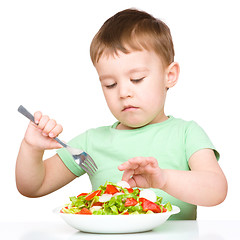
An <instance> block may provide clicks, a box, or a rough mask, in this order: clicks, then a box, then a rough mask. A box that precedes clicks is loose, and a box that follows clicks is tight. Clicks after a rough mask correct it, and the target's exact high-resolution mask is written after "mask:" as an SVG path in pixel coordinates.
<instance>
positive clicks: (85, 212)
mask: <svg viewBox="0 0 240 240" xmlns="http://www.w3.org/2000/svg"><path fill="white" fill-rule="evenodd" d="M76 214H85V215H92V212H91V211H90V210H88V209H87V208H82V209H81V211H79V212H77V213H76Z"/></svg>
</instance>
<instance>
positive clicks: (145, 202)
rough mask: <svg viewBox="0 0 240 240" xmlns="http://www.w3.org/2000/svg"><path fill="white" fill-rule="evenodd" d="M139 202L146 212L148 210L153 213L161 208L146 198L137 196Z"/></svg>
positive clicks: (158, 211)
mask: <svg viewBox="0 0 240 240" xmlns="http://www.w3.org/2000/svg"><path fill="white" fill-rule="evenodd" d="M139 202H142V208H143V211H145V212H147V211H148V210H150V211H152V212H155V213H160V212H161V208H160V207H159V206H158V205H157V204H156V203H154V202H152V201H149V200H148V199H146V198H139Z"/></svg>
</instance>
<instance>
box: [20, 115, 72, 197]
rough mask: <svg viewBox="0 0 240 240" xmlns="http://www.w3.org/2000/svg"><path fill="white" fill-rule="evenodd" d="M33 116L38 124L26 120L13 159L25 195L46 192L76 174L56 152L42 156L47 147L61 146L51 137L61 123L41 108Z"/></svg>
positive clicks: (57, 130)
mask: <svg viewBox="0 0 240 240" xmlns="http://www.w3.org/2000/svg"><path fill="white" fill-rule="evenodd" d="M34 118H35V122H36V123H38V126H36V125H34V124H33V123H29V125H28V128H27V131H26V133H25V136H24V139H23V140H22V143H21V146H20V150H19V154H18V157H17V162H16V185H17V188H18V190H19V192H20V193H21V194H23V195H25V196H27V197H40V196H43V195H46V194H48V193H51V192H53V191H55V190H57V189H59V188H61V187H62V186H64V185H66V184H67V183H69V182H70V181H72V180H73V179H74V178H76V176H75V175H74V174H73V173H71V172H70V171H69V170H68V169H67V167H66V166H65V165H64V164H63V162H62V161H61V159H60V157H59V156H58V155H54V156H53V157H51V158H49V159H47V160H45V161H43V160H42V159H43V154H44V151H45V150H46V149H55V148H60V147H61V145H60V144H58V143H57V142H56V141H55V140H54V139H53V138H54V137H56V136H57V135H58V134H60V133H61V132H62V127H61V125H59V124H57V123H56V121H54V120H52V119H49V117H47V116H42V114H41V113H40V112H37V113H35V115H34ZM50 136H51V137H50Z"/></svg>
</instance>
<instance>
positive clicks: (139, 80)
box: [131, 77, 145, 83]
mask: <svg viewBox="0 0 240 240" xmlns="http://www.w3.org/2000/svg"><path fill="white" fill-rule="evenodd" d="M144 78H145V77H142V78H137V79H131V81H132V82H134V83H139V82H141V81H142V80H143V79H144Z"/></svg>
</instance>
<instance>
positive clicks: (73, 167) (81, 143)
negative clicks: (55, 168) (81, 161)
mask: <svg viewBox="0 0 240 240" xmlns="http://www.w3.org/2000/svg"><path fill="white" fill-rule="evenodd" d="M67 144H68V145H69V146H71V147H73V148H78V149H81V150H83V151H86V145H87V132H84V133H82V134H80V135H78V136H77V137H75V138H73V139H72V140H70V141H69V142H68V143H67ZM57 154H58V155H59V157H60V158H61V160H62V161H63V163H64V164H65V166H66V167H67V168H68V169H69V170H70V171H71V172H72V173H73V174H75V175H76V176H77V177H79V176H81V175H83V174H84V173H85V171H84V170H83V169H82V168H81V167H80V166H79V165H78V164H77V163H76V162H75V160H74V159H73V158H72V155H71V154H70V153H69V152H68V150H67V149H66V148H60V149H58V150H57Z"/></svg>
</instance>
